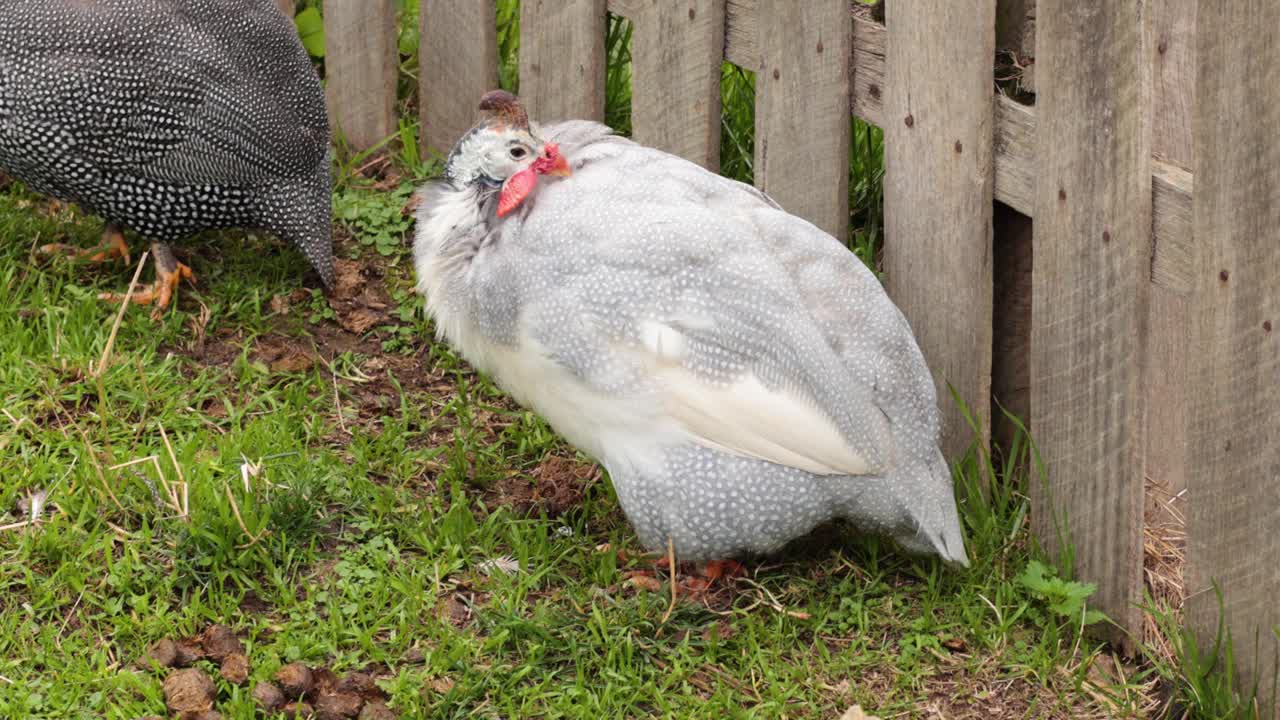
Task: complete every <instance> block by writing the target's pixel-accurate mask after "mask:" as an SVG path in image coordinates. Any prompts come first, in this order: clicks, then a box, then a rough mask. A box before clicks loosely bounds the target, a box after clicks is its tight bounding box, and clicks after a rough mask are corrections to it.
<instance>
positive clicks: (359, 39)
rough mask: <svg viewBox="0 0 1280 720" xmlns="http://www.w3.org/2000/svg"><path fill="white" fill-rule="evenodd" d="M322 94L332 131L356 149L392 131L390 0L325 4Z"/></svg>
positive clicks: (394, 63) (394, 68)
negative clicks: (325, 79) (324, 77)
mask: <svg viewBox="0 0 1280 720" xmlns="http://www.w3.org/2000/svg"><path fill="white" fill-rule="evenodd" d="M324 15H325V28H326V30H325V70H326V72H325V75H326V77H328V81H327V82H326V87H325V91H326V92H325V96H326V99H327V101H328V106H329V117H330V118H331V119H332V120H333V124H334V127H335V129H337V130H338V131H339V132H340V133H341V134H342V135H343V136H345V137H346V140H347V142H348V143H350V144H351V146H352V147H353V148H355V149H356V150H365V149H368V148H370V147H373V146H374V145H376V144H377V143H378V142H380V141H382V140H383V139H384V138H386V137H387V136H388V135H391V134H392V133H394V132H395V131H396V74H397V72H398V71H399V66H400V63H399V55H398V52H399V51H398V49H397V47H396V9H395V2H394V0H328V2H326V3H325V7H324Z"/></svg>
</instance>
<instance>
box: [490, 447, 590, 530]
mask: <svg viewBox="0 0 1280 720" xmlns="http://www.w3.org/2000/svg"><path fill="white" fill-rule="evenodd" d="M600 477H601V473H600V467H599V466H598V465H595V464H594V463H592V464H588V463H584V462H582V461H580V460H578V459H576V458H574V457H569V456H565V455H548V456H547V457H546V458H544V459H543V461H542V463H541V464H540V465H538V467H536V468H534V470H533V471H532V472H530V473H528V474H527V475H524V474H521V475H515V476H512V477H507V478H503V479H502V480H499V481H498V482H496V483H494V484H493V486H492V487H490V488H488V489H487V490H488V491H487V492H486V494H485V500H486V501H492V502H494V503H497V504H500V505H507V506H510V507H511V508H512V509H513V510H515V511H516V512H517V513H519V514H522V515H536V514H538V513H539V512H542V513H546V515H547V517H552V518H554V517H559V516H560V515H563V514H565V513H566V512H568V511H570V510H572V509H574V508H576V507H579V506H580V505H582V500H583V498H584V496H585V493H586V491H587V488H588V487H590V486H591V485H593V484H595V483H597V482H599V481H600Z"/></svg>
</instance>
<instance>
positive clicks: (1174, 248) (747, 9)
mask: <svg viewBox="0 0 1280 720" xmlns="http://www.w3.org/2000/svg"><path fill="white" fill-rule="evenodd" d="M642 1H643V0H609V10H610V11H611V12H617V13H619V14H622V15H626V16H627V17H630V15H629V14H628V13H633V12H635V7H636V5H637V4H638V3H640V2H642ZM1167 1H1168V2H1171V3H1177V2H1180V1H1182V0H1167ZM1188 1H1189V0H1188ZM756 6H757V0H726V2H725V47H724V58H725V60H728V61H729V62H731V63H734V64H735V65H739V66H741V67H744V68H747V69H749V70H753V71H754V70H755V69H756V68H758V67H760V50H759V47H760V46H759V42H758V38H757V34H758V31H757V27H758V25H757V18H756V13H757V7H756ZM1034 7H1035V6H1034V4H1029V5H1028V6H1027V11H1028V12H1029V13H1030V14H1029V16H1028V20H1027V22H1028V23H1029V25H1028V27H1030V28H1034V26H1035V14H1034V12H1035V11H1034ZM1023 33H1024V35H1023V38H1024V43H1027V42H1031V43H1034V32H1033V31H1029V30H1027V29H1026V28H1024V30H1023ZM886 43H887V34H886V31H885V28H884V26H883V25H881V24H879V23H877V22H875V21H874V20H871V19H870V18H869V17H866V16H864V15H854V16H853V53H852V61H851V64H852V67H851V68H850V73H851V75H852V82H851V88H852V91H851V94H852V97H851V98H850V108H851V110H852V112H853V114H854V115H855V116H857V117H859V118H861V119H863V120H865V121H867V122H869V123H871V124H872V125H877V126H880V127H884V125H885V119H884V98H885V51H886ZM1031 47H1032V48H1034V44H1032V45H1031ZM1025 49H1026V47H1025V46H1024V51H1025ZM1152 52H1155V51H1154V50H1153V51H1152ZM993 102H994V103H995V129H994V132H995V151H994V153H995V159H994V162H995V172H996V181H995V198H996V200H999V201H1000V202H1002V203H1005V204H1006V205H1008V206H1009V207H1011V208H1013V209H1015V210H1017V211H1018V212H1020V213H1022V214H1024V215H1031V214H1032V212H1033V208H1032V205H1033V200H1032V197H1033V195H1034V192H1035V187H1036V178H1037V177H1038V176H1039V167H1038V165H1037V163H1036V109H1035V108H1034V107H1028V106H1026V105H1020V104H1018V103H1017V102H1016V101H1014V100H1012V99H1010V98H1008V97H1005V96H1003V95H999V94H997V95H995V96H994V100H993ZM1151 175H1152V177H1151V185H1152V193H1153V202H1154V217H1153V219H1152V224H1153V232H1154V242H1155V250H1154V253H1153V258H1152V268H1151V277H1152V280H1153V281H1154V282H1155V283H1156V284H1157V285H1160V286H1161V287H1166V288H1169V289H1170V290H1171V291H1172V292H1174V293H1176V294H1181V295H1185V294H1187V293H1188V292H1189V291H1190V272H1191V265H1190V259H1189V258H1190V254H1191V176H1190V174H1189V173H1187V172H1186V171H1185V170H1183V169H1181V168H1179V167H1177V166H1176V165H1174V164H1171V163H1167V162H1161V161H1157V162H1155V163H1153V164H1152V172H1151Z"/></svg>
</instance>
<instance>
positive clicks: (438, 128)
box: [418, 0, 498, 157]
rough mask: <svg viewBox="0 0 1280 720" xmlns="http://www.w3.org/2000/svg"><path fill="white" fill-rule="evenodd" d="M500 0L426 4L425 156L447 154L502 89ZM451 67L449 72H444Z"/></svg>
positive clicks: (422, 32)
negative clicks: (490, 95)
mask: <svg viewBox="0 0 1280 720" xmlns="http://www.w3.org/2000/svg"><path fill="white" fill-rule="evenodd" d="M496 16H497V3H496V2H495V0H422V6H421V10H420V14H419V20H418V22H419V37H421V38H422V41H421V43H420V45H421V48H422V51H421V52H422V55H421V60H420V62H419V65H420V66H421V67H422V68H424V69H425V70H426V71H425V72H421V73H419V80H418V88H419V97H420V98H421V100H420V102H419V105H420V107H419V113H420V118H421V121H422V148H421V152H422V154H423V157H427V156H429V155H430V154H431V153H432V152H435V153H439V154H440V155H442V156H447V155H448V154H449V151H450V150H451V149H452V148H453V144H454V143H455V142H457V141H458V138H460V137H462V135H463V133H465V132H466V131H467V130H469V129H470V128H471V126H472V125H473V124H474V123H475V122H476V120H477V119H478V112H477V110H476V105H477V104H478V103H479V101H480V97H481V96H482V95H483V94H484V93H485V92H487V91H489V90H492V89H494V88H496V87H498V30H497V24H496V23H495V21H494V18H495V17H496ZM440 68H448V72H441V71H439V69H440Z"/></svg>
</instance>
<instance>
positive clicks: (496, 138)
mask: <svg viewBox="0 0 1280 720" xmlns="http://www.w3.org/2000/svg"><path fill="white" fill-rule="evenodd" d="M481 108H482V109H483V110H485V111H486V112H487V113H488V117H487V119H485V120H484V121H482V122H481V123H480V124H478V125H477V126H476V127H475V128H473V129H472V130H471V131H470V132H469V133H467V135H466V136H465V137H463V138H462V139H461V140H460V141H459V142H458V144H457V146H456V147H455V148H454V149H453V151H452V153H451V154H450V156H449V158H448V163H447V168H446V174H445V179H444V180H443V181H440V182H437V183H435V184H433V185H429V186H427V187H425V188H424V189H423V190H422V191H421V193H420V203H419V211H418V226H417V237H416V241H415V246H414V253H415V265H416V270H417V274H418V287H419V288H420V290H421V291H422V292H423V293H425V295H426V302H427V309H428V311H429V313H430V314H431V315H432V316H433V317H434V319H435V322H436V327H437V329H438V331H439V333H440V334H441V335H442V336H443V337H444V338H446V339H447V340H448V341H449V342H450V343H452V344H453V345H454V346H455V347H456V348H457V349H458V350H459V351H460V352H461V354H462V355H463V356H464V357H466V358H467V359H468V360H470V361H471V362H472V363H473V364H474V365H476V366H477V367H478V368H480V369H481V370H483V371H485V372H487V373H489V374H490V375H491V376H492V377H493V378H494V379H495V380H496V381H497V382H498V383H499V384H500V385H501V386H502V387H503V388H505V389H506V390H507V391H508V392H510V393H511V394H512V395H513V396H514V397H515V398H516V399H517V400H518V401H520V402H521V403H523V404H525V405H527V406H528V407H530V408H532V409H533V410H535V411H536V412H538V413H539V414H540V415H542V416H543V417H545V418H546V419H547V420H548V421H549V422H550V423H551V425H552V426H553V427H554V428H555V429H556V430H557V431H558V432H560V433H561V434H562V435H563V436H564V437H565V438H567V439H568V440H569V441H570V442H572V443H573V444H574V445H576V446H577V447H578V448H580V449H581V450H583V451H584V452H586V453H588V454H590V455H592V456H593V457H595V458H596V459H598V460H599V461H600V462H601V463H602V464H603V465H604V466H605V467H606V469H607V470H608V471H609V474H610V476H611V478H612V480H613V485H614V488H615V489H616V491H617V494H618V499H619V501H620V502H621V504H622V508H623V510H624V511H625V513H626V515H627V517H628V518H629V519H630V521H631V522H632V524H633V525H634V527H635V529H636V531H637V534H638V535H639V539H640V540H641V542H642V543H644V544H645V545H646V546H648V547H650V548H652V549H665V548H667V547H668V543H670V545H671V546H673V547H674V550H675V552H676V554H677V555H678V556H680V557H681V558H683V559H685V560H691V561H699V562H707V561H721V560H725V559H731V558H733V557H735V556H740V555H744V554H764V553H769V552H772V551H775V550H777V549H779V548H780V547H781V546H783V545H784V544H785V543H786V542H788V541H789V540H791V539H793V538H796V537H798V536H801V535H803V534H805V533H807V532H809V531H810V530H811V529H813V528H814V527H815V526H817V525H818V524H820V523H822V522H825V521H827V520H831V519H834V518H845V519H847V520H849V521H851V522H852V523H853V524H854V525H855V526H856V527H858V528H861V529H862V530H864V531H870V532H877V533H882V534H887V535H889V536H890V537H892V538H894V539H895V540H896V541H897V542H898V543H899V544H900V545H901V546H903V547H904V548H905V549H907V550H908V551H913V552H919V553H929V554H936V555H939V556H941V557H942V558H943V559H944V560H947V561H949V562H953V563H958V564H962V565H964V564H967V563H968V559H967V557H966V554H965V549H964V541H963V537H962V533H961V529H960V522H959V517H958V514H957V511H956V504H955V499H954V495H953V489H952V481H951V474H950V471H949V469H948V466H947V463H946V461H945V460H944V458H943V456H942V453H941V452H940V450H939V447H938V434H939V413H938V410H937V406H936V397H935V391H934V385H933V380H932V378H931V376H930V373H929V369H928V368H927V367H926V365H925V362H924V358H923V356H922V355H921V352H920V349H919V347H918V346H917V345H916V342H915V339H914V337H913V336H912V333H911V328H910V327H909V326H908V324H907V322H906V320H905V319H904V318H903V316H902V314H901V313H900V312H899V311H898V309H897V308H896V307H895V306H894V305H893V303H892V302H891V301H890V300H889V298H888V296H887V295H886V294H885V292H884V290H883V289H882V287H881V285H880V283H879V282H878V281H877V280H876V278H875V276H874V275H873V274H872V273H871V272H870V271H869V270H868V269H867V268H866V267H865V266H863V265H862V264H861V263H860V262H859V261H858V260H857V259H856V258H855V257H854V255H852V254H851V253H849V252H848V250H847V249H845V248H844V247H843V246H842V245H841V244H840V243H839V242H838V241H836V240H835V239H834V238H832V237H831V236H830V235H827V234H826V233H824V232H822V231H821V230H819V229H818V228H816V227H814V226H813V225H811V224H809V223H808V222H805V221H804V220H802V219H800V218H798V217H796V216H794V215H790V214H788V213H787V212H785V211H784V210H783V209H782V208H781V207H779V206H778V205H777V204H776V203H774V202H773V201H772V200H770V199H769V198H768V197H767V196H766V195H764V194H763V193H761V192H759V191H757V190H755V189H754V188H752V187H750V186H747V185H743V184H741V183H738V182H735V181H732V180H729V179H726V178H723V177H720V176H718V175H716V174H714V173H711V172H708V171H707V170H705V169H703V168H701V167H699V166H697V165H694V164H693V163H690V162H687V161H685V160H683V159H681V158H678V157H675V156H673V155H669V154H667V153H664V152H660V151H658V150H655V149H652V148H648V147H644V146H641V145H638V144H636V143H634V142H631V141H630V140H627V139H624V138H620V137H616V136H614V135H612V134H611V133H610V131H609V129H608V128H607V127H605V126H604V125H600V124H598V123H594V122H586V121H570V122H565V123H561V124H557V125H552V126H549V127H546V128H539V127H537V126H535V125H533V124H530V123H529V122H528V119H527V117H526V114H525V112H524V110H523V109H521V107H520V104H519V101H518V100H517V99H516V98H515V97H513V96H511V95H509V94H507V93H503V92H501V91H495V92H493V93H489V94H488V95H486V96H485V97H484V98H483V100H482V101H481ZM558 175H562V176H567V177H554V176H558ZM549 176H551V177H549Z"/></svg>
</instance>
